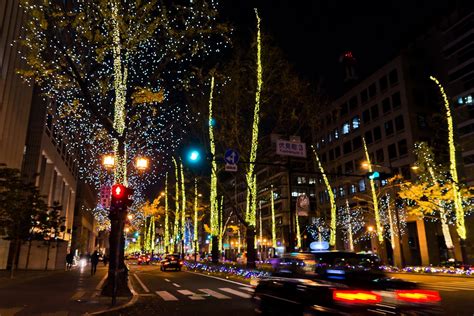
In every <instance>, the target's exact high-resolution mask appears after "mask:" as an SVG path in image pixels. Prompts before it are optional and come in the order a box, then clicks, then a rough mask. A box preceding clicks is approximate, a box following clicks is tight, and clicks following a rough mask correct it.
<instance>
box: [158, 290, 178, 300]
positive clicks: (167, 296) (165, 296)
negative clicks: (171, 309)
mask: <svg viewBox="0 0 474 316" xmlns="http://www.w3.org/2000/svg"><path fill="white" fill-rule="evenodd" d="M155 293H156V295H158V296H159V297H161V298H162V299H163V300H164V301H177V300H178V298H177V297H176V296H174V295H172V294H171V293H169V292H166V291H156V292H155Z"/></svg>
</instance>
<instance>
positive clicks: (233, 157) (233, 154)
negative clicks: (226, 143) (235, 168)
mask: <svg viewBox="0 0 474 316" xmlns="http://www.w3.org/2000/svg"><path fill="white" fill-rule="evenodd" d="M224 160H225V162H226V164H229V165H235V164H237V163H238V162H239V153H238V152H237V151H235V150H233V149H227V150H226V151H225V154H224Z"/></svg>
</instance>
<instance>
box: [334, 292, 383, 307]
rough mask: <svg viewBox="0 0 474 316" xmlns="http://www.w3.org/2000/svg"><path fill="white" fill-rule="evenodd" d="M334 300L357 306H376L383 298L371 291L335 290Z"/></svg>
mask: <svg viewBox="0 0 474 316" xmlns="http://www.w3.org/2000/svg"><path fill="white" fill-rule="evenodd" d="M332 298H333V300H335V301H338V302H344V303H355V304H375V303H380V302H381V301H382V297H381V296H380V295H378V294H376V293H374V292H370V291H353V290H334V291H333V293H332Z"/></svg>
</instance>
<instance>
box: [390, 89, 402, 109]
mask: <svg viewBox="0 0 474 316" xmlns="http://www.w3.org/2000/svg"><path fill="white" fill-rule="evenodd" d="M400 105H402V99H401V97H400V92H395V93H394V94H392V106H393V108H394V109H396V108H398V107H399V106H400Z"/></svg>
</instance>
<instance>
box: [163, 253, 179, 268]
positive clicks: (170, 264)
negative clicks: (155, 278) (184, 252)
mask: <svg viewBox="0 0 474 316" xmlns="http://www.w3.org/2000/svg"><path fill="white" fill-rule="evenodd" d="M182 266H183V261H182V260H180V259H179V255H166V256H165V258H164V259H163V260H161V267H160V269H161V271H166V270H169V269H174V270H176V271H181V267H182Z"/></svg>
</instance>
